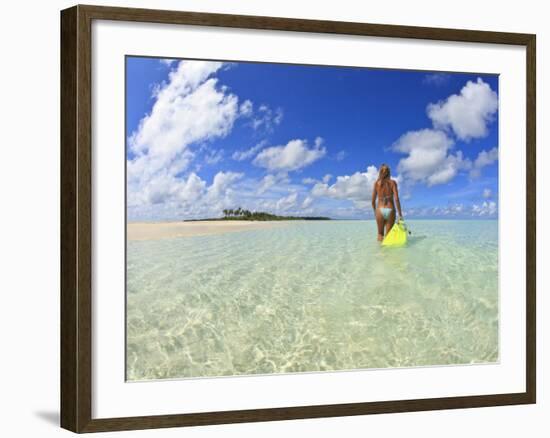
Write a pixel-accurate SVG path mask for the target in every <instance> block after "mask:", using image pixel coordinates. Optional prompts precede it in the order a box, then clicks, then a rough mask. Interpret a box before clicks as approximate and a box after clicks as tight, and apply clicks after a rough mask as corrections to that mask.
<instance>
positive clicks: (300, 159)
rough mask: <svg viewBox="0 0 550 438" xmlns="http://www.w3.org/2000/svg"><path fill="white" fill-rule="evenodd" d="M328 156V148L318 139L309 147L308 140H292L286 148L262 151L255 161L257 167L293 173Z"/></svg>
mask: <svg viewBox="0 0 550 438" xmlns="http://www.w3.org/2000/svg"><path fill="white" fill-rule="evenodd" d="M325 154H326V148H324V147H323V146H321V144H320V142H319V141H318V139H316V140H315V145H314V146H313V147H309V146H308V143H307V140H299V139H297V140H291V141H289V142H288V143H287V144H286V145H284V146H272V147H269V148H266V149H264V150H262V151H261V152H260V153H259V154H258V155H257V156H256V158H255V159H254V161H253V163H254V164H255V165H256V166H259V167H264V168H266V169H268V170H269V171H292V170H298V169H301V168H303V167H306V166H309V165H310V164H311V163H313V162H315V161H317V160H318V159H320V158H322V157H323V156H325Z"/></svg>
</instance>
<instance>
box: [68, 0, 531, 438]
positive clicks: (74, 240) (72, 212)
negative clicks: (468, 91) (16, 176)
mask: <svg viewBox="0 0 550 438" xmlns="http://www.w3.org/2000/svg"><path fill="white" fill-rule="evenodd" d="M93 20H117V21H140V22H150V23H170V24H190V25H198V26H221V27H230V28H231V27H233V28H234V27H237V28H249V29H269V30H284V31H296V32H317V33H332V34H351V35H365V36H379V37H391V38H415V39H427V40H446V41H463V42H479V43H493V44H511V45H519V46H525V47H526V51H527V63H526V72H527V95H526V102H527V137H526V144H527V194H526V196H527V207H528V210H529V211H530V214H529V215H527V230H526V233H527V248H526V250H527V284H526V300H527V319H526V328H527V330H526V333H527V338H526V346H527V348H526V364H527V368H526V375H527V381H526V391H525V392H522V393H511V394H494V395H481V396H468V397H447V398H431V399H418V400H396V401H385V402H368V403H350V404H337V405H323V406H300V407H288V408H276V409H252V410H244V411H229V412H207V413H196V414H177V415H159V416H141V417H127V418H105V419H104V418H102V419H92V415H91V413H92V360H91V359H92V357H91V352H92V288H91V278H92V277H91V271H92V265H91V262H92V257H91V248H92V234H91V230H92V197H91V195H92V184H91V183H92V180H91V177H92V156H91V135H92V131H91V115H92V114H91V69H92V65H91V38H92V35H91V23H92V21H93ZM535 48H536V38H535V35H531V34H518V33H503V32H486V31H476V30H457V29H438V28H426V27H410V26H395V25H381V24H364V23H349V22H333V21H318V20H299V19H289V18H275V17H256V16H237V15H224V14H206V13H196V12H174V11H164V10H146V9H129V8H111V7H99V6H81V5H79V6H74V7H72V8H69V9H66V10H63V11H62V12H61V426H62V427H63V428H65V429H68V430H71V431H74V432H79V433H80V432H98V431H114V430H129V429H147V428H161V427H175V426H193V425H206V424H222V423H240V422H252V421H273V420H288V419H300V418H315V417H331V416H332V417H334V416H348V415H364V414H378V413H389V412H406V411H424V410H436V409H455V408H471V407H482V406H498V405H513V404H528V403H535V400H536V314H535V310H536V280H535V278H536V276H535V274H536V266H535V265H536V248H535V226H536V219H535V217H536V215H535V213H534V212H535V208H536V202H535V184H536V151H535V136H536V126H535V111H536V98H535V91H536V77H535V50H536V49H535Z"/></svg>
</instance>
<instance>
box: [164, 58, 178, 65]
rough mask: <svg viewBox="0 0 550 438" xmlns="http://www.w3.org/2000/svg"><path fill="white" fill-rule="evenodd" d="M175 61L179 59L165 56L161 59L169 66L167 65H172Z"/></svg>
mask: <svg viewBox="0 0 550 438" xmlns="http://www.w3.org/2000/svg"><path fill="white" fill-rule="evenodd" d="M174 62H177V59H172V58H163V59H161V60H160V63H161V64H162V65H165V66H167V67H172V64H173V63H174Z"/></svg>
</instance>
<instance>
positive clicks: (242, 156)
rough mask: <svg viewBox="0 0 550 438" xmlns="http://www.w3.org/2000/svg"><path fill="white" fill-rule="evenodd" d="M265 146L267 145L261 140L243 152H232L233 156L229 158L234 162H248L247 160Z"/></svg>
mask: <svg viewBox="0 0 550 438" xmlns="http://www.w3.org/2000/svg"><path fill="white" fill-rule="evenodd" d="M266 144H267V141H266V140H262V141H261V142H259V143H258V144H256V145H255V146H252V147H251V148H249V149H245V150H244V151H243V150H240V151H235V152H233V155H232V156H231V157H232V158H233V159H234V160H236V161H244V160H248V159H250V158H252V157H253V156H254V155H256V153H257V152H258V151H259V150H260V149H262V148H263V147H264V146H265V145H266Z"/></svg>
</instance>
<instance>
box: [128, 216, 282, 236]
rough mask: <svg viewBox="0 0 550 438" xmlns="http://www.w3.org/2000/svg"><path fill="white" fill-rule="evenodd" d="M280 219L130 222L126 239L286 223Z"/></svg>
mask: <svg viewBox="0 0 550 438" xmlns="http://www.w3.org/2000/svg"><path fill="white" fill-rule="evenodd" d="M287 224H288V223H287V222H281V221H236V220H235V221H192V222H183V221H181V222H130V223H128V224H127V227H126V229H127V233H128V234H127V237H128V240H156V239H169V238H174V237H192V236H206V235H209V234H223V233H230V232H235V231H247V230H261V229H265V228H273V227H281V226H285V225H287Z"/></svg>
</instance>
